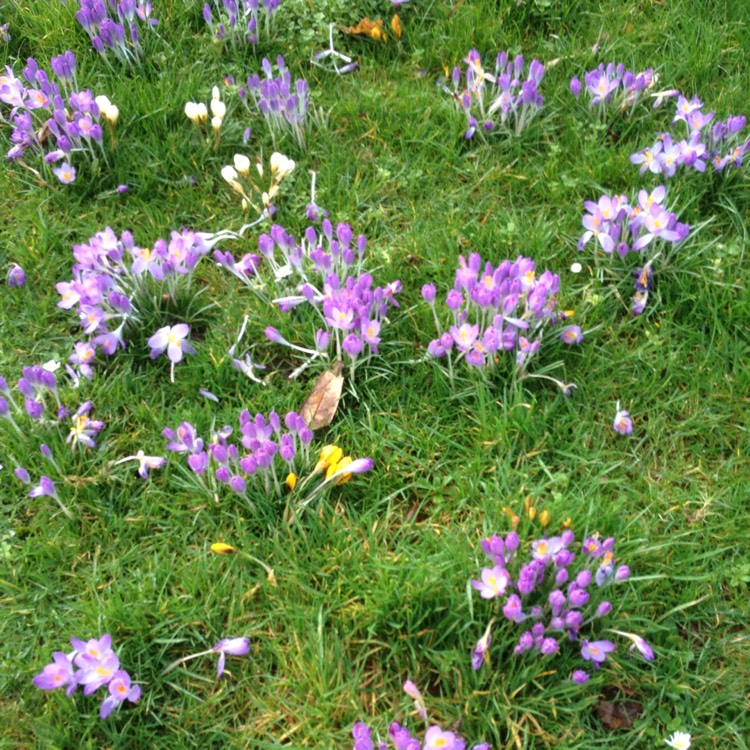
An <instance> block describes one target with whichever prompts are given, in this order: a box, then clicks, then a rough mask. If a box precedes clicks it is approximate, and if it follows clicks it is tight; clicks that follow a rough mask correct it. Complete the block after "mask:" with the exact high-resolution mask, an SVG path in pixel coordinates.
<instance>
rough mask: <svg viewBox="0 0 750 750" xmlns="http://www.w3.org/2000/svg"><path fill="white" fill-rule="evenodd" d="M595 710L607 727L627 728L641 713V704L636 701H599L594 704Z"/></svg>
mask: <svg viewBox="0 0 750 750" xmlns="http://www.w3.org/2000/svg"><path fill="white" fill-rule="evenodd" d="M596 712H597V713H598V714H599V718H600V719H601V720H602V724H604V726H605V727H607V729H629V728H630V727H632V726H633V724H634V723H635V721H636V719H638V717H639V716H640V715H641V714H642V713H643V704H641V703H638V701H621V702H620V703H612V702H611V701H601V702H600V703H598V704H597V706H596Z"/></svg>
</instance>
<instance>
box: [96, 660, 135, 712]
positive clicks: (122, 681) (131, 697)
mask: <svg viewBox="0 0 750 750" xmlns="http://www.w3.org/2000/svg"><path fill="white" fill-rule="evenodd" d="M108 688H109V695H108V696H107V697H106V698H105V699H104V701H103V702H102V705H101V708H100V709H99V718H101V719H106V718H107V717H108V716H109V715H110V714H111V713H112V712H113V711H114V710H115V709H116V708H117V707H118V706H120V705H121V704H122V703H123V702H124V701H126V700H127V701H130V702H131V703H135V702H136V701H137V700H138V699H139V698H140V697H141V687H140V685H131V683H130V675H129V674H128V673H127V672H126V671H125V670H124V669H118V670H117V671H116V672H115V673H114V674H113V675H112V678H111V679H110V681H109V685H108Z"/></svg>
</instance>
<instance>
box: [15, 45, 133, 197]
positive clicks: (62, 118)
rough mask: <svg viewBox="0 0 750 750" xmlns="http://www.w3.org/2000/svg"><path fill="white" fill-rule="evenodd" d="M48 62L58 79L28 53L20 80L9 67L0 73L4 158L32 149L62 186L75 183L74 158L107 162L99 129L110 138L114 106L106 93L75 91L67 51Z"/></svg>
mask: <svg viewBox="0 0 750 750" xmlns="http://www.w3.org/2000/svg"><path fill="white" fill-rule="evenodd" d="M50 66H51V68H52V72H53V74H54V76H55V77H56V78H57V81H54V80H51V79H50V76H49V74H48V73H47V72H46V71H45V70H43V69H42V68H40V67H39V65H38V64H37V62H36V61H35V60H34V58H32V57H30V58H29V59H28V60H27V63H26V67H25V68H24V70H23V74H22V75H23V77H22V78H18V77H16V75H15V74H14V72H13V70H12V69H11V68H10V67H6V69H5V75H0V102H3V103H4V104H7V105H9V106H10V107H11V108H12V109H11V112H10V115H9V117H8V123H9V124H10V126H11V128H12V131H11V136H10V140H11V142H12V144H13V145H12V146H11V148H10V150H9V151H8V160H9V161H15V160H17V159H20V158H22V157H26V156H27V154H29V153H34V154H36V155H38V156H39V157H40V158H41V159H42V163H43V166H44V168H45V169H47V170H50V171H51V173H52V174H53V175H54V176H55V177H56V178H57V180H58V181H59V182H61V183H62V184H64V185H67V184H70V183H71V182H75V179H76V175H77V169H76V167H75V166H73V164H72V162H74V161H76V160H77V159H78V158H79V157H80V158H82V159H86V160H88V161H89V162H97V161H98V160H100V159H101V160H102V161H104V162H105V163H106V162H107V151H106V149H105V146H104V140H105V138H104V128H105V127H108V128H109V129H110V131H111V135H112V138H114V126H115V123H116V122H117V119H118V117H119V110H118V108H117V107H116V106H115V105H113V104H112V103H111V102H110V101H109V99H108V98H107V97H106V96H96V97H95V96H94V95H93V93H92V92H91V91H90V90H88V89H82V90H77V89H78V84H77V82H76V58H75V55H74V54H73V53H72V52H70V51H68V52H65V53H64V54H62V55H60V56H59V57H53V58H52V60H51V62H50ZM0 119H1V118H0ZM52 165H57V166H52Z"/></svg>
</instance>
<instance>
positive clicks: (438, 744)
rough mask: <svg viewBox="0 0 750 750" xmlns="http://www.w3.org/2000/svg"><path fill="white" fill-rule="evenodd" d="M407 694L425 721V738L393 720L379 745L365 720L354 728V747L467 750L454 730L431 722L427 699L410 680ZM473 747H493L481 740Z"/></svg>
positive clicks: (361, 749)
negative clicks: (416, 735) (386, 734)
mask: <svg viewBox="0 0 750 750" xmlns="http://www.w3.org/2000/svg"><path fill="white" fill-rule="evenodd" d="M404 693H406V695H408V696H409V697H410V698H411V699H412V700H413V701H414V707H415V708H416V710H417V713H418V714H419V717H420V719H421V720H422V721H424V723H425V733H424V741H420V740H419V739H418V738H417V737H415V736H414V735H413V734H412V731H416V730H409V729H408V728H407V727H406V725H401V724H399V723H398V722H397V721H394V722H392V723H391V725H390V726H389V727H388V739H390V741H391V743H392V745H389V743H388V742H387V740H378V743H377V746H376V745H375V741H374V740H373V738H372V729H371V728H370V727H369V726H367V724H365V723H364V722H362V721H358V722H357V723H356V724H355V725H354V727H353V728H352V737H353V738H354V745H353V746H352V750H375V748H376V747H377V750H388V748H389V747H391V746H392V747H393V748H395V750H466V742H465V741H464V740H463V739H462V738H461V737H460V736H459V735H458V734H456V733H455V732H451V731H447V730H444V729H442V728H441V727H440V726H438V725H437V724H431V723H430V721H429V719H428V715H427V707H426V705H425V701H424V698H423V697H422V694H421V693H420V691H419V689H418V688H417V686H416V685H415V684H414V683H413V682H412V681H411V680H406V682H404ZM472 750H490V745H489V743H488V742H482V743H481V744H479V745H474V746H473V747H472Z"/></svg>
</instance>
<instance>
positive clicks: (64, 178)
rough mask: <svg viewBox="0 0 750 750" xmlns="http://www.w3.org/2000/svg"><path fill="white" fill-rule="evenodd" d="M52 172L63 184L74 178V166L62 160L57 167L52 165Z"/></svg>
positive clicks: (67, 183)
mask: <svg viewBox="0 0 750 750" xmlns="http://www.w3.org/2000/svg"><path fill="white" fill-rule="evenodd" d="M52 173H53V174H54V175H55V177H57V179H58V180H60V182H61V183H62V184H63V185H69V184H70V183H71V182H75V180H76V168H75V167H73V166H71V165H70V164H68V162H66V161H64V162H63V163H62V164H61V165H60V166H59V167H54V168H53V169H52Z"/></svg>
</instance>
